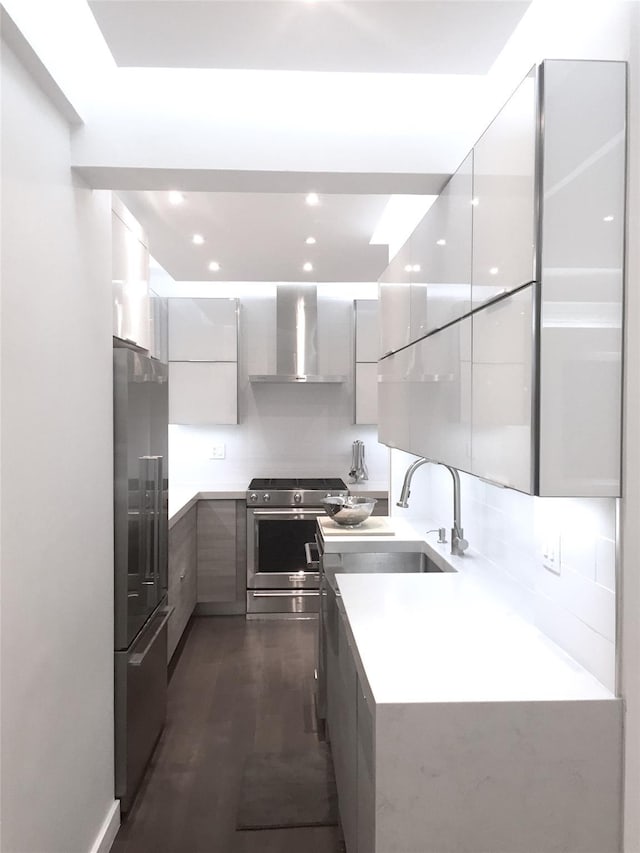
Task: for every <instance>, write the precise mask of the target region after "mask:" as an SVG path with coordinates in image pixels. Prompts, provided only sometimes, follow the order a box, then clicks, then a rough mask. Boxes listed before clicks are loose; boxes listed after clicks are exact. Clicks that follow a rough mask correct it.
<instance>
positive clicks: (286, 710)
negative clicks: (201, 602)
mask: <svg viewBox="0 0 640 853" xmlns="http://www.w3.org/2000/svg"><path fill="white" fill-rule="evenodd" d="M316 631H317V625H316V622H315V621H313V620H311V621H286V620H264V621H246V620H245V619H244V617H236V616H230V617H205V618H202V617H201V618H198V619H195V620H194V621H193V623H192V626H191V630H190V632H189V635H188V637H187V641H186V643H185V645H184V649H183V651H182V654H181V655H180V658H179V660H178V663H177V666H176V668H175V670H174V672H173V676H172V678H171V681H170V683H169V698H168V713H167V724H166V728H165V730H164V733H163V734H162V737H161V739H160V741H159V743H158V747H157V749H156V751H155V753H154V756H153V758H152V761H151V764H150V767H149V770H148V772H147V775H146V777H145V781H144V783H143V787H142V789H141V790H140V792H139V794H138V797H137V799H136V802H135V804H134V806H133V809H132V811H131V812H130V814H129V816H128V818H127V819H126V821H125V822H124V823H123V825H122V826H121V828H120V831H119V832H118V836H117V838H116V840H115V843H114V845H113V847H112V853H258V851H259V853H294V851H295V853H300V851H303V853H341V851H343V850H344V847H343V845H342V842H341V838H340V832H339V830H338V828H337V827H314V828H305V829H278V830H258V831H245V832H240V831H236V829H235V823H236V811H237V806H238V799H239V793H240V781H241V776H242V769H243V764H244V760H245V757H246V756H247V755H248V754H249V753H251V752H253V751H257V752H269V751H274V752H275V751H280V750H281V749H283V748H289V747H291V748H294V749H295V748H297V747H302V746H304V745H305V744H307V743H309V740H310V739H315V738H316V737H317V732H316V729H317V725H316V720H315V715H314V704H313V669H314V656H315V634H316Z"/></svg>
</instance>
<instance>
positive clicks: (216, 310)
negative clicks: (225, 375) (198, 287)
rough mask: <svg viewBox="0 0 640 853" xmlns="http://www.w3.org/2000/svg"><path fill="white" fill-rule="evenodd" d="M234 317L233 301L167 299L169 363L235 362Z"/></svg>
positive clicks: (235, 338) (236, 345)
mask: <svg viewBox="0 0 640 853" xmlns="http://www.w3.org/2000/svg"><path fill="white" fill-rule="evenodd" d="M237 315H238V301H237V299H188V298H172V299H170V300H169V354H170V355H169V357H170V359H171V361H237V360H238V316H237Z"/></svg>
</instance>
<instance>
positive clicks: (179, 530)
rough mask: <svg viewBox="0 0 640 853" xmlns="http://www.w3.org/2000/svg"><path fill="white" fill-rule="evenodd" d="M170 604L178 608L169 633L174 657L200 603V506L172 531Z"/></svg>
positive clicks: (168, 646)
mask: <svg viewBox="0 0 640 853" xmlns="http://www.w3.org/2000/svg"><path fill="white" fill-rule="evenodd" d="M168 601H169V605H170V606H171V607H173V608H174V611H173V613H172V614H171V618H170V619H169V625H168V633H167V660H168V661H169V660H171V657H172V656H173V653H174V651H175V649H176V646H177V645H178V643H179V642H180V637H181V636H182V634H183V632H184V629H185V628H186V626H187V622H188V621H189V618H190V617H191V614H192V613H193V608H194V607H195V605H196V508H195V507H192V508H191V509H190V510H189V512H188V513H187V514H186V515H185V516H184V517H183V518H181V519H180V520H179V521H178V522H176V524H174V526H173V527H172V528H171V530H170V531H169V589H168Z"/></svg>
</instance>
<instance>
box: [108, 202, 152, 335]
mask: <svg viewBox="0 0 640 853" xmlns="http://www.w3.org/2000/svg"><path fill="white" fill-rule="evenodd" d="M111 229H112V230H111V245H112V261H111V263H112V266H111V277H112V284H113V334H114V335H116V336H117V337H119V338H124V340H127V341H133V342H134V343H136V344H138V346H140V347H142V348H143V349H149V337H150V328H149V327H150V319H149V310H150V309H149V250H148V249H147V247H146V246H145V245H144V244H143V243H142V242H141V241H140V240H139V238H138V235H137V234H135V233H134V232H133V231H132V230H131V229H130V228H129V227H128V226H127V225H126V224H125V223H124V222H123V221H122V219H121V218H120V217H119V216H117V215H116V214H115V213H112V216H111Z"/></svg>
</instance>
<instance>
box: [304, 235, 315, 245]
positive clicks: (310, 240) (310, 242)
mask: <svg viewBox="0 0 640 853" xmlns="http://www.w3.org/2000/svg"><path fill="white" fill-rule="evenodd" d="M304 242H305V243H306V244H307V246H315V244H316V238H315V237H307V239H306V240H305V241H304Z"/></svg>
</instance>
